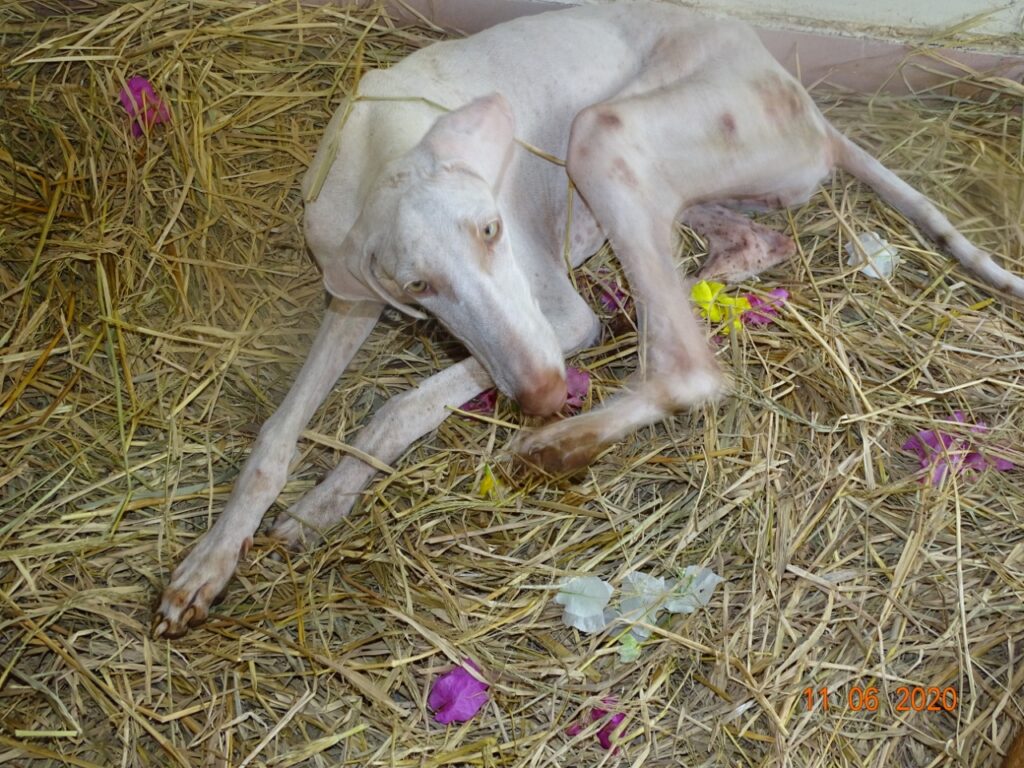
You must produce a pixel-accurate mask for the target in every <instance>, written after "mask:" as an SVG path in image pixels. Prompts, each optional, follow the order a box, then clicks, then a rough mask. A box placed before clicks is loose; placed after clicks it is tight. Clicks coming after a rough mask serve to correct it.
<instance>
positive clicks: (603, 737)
mask: <svg viewBox="0 0 1024 768" xmlns="http://www.w3.org/2000/svg"><path fill="white" fill-rule="evenodd" d="M598 712H600V713H601V717H604V716H605V715H607V714H608V713H607V712H605V711H604V710H603V709H595V710H594V714H595V715H596V714H597V713H598ZM597 719H600V718H597ZM625 719H626V713H625V712H617V713H616V714H614V715H612V716H611V719H610V720H608V722H607V723H605V724H604V726H602V728H601V730H600V731H598V732H597V740H598V741H599V742H601V746H602V747H604V748H605V749H612V748H613V747H614V746H615V744H613V743H612V736H614V735H615V729H616V728H618V727H619V723H621V722H622V721H623V720H625Z"/></svg>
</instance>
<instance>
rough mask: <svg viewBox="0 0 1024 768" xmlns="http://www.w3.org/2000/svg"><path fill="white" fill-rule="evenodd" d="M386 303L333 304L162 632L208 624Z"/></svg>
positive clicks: (181, 583)
mask: <svg viewBox="0 0 1024 768" xmlns="http://www.w3.org/2000/svg"><path fill="white" fill-rule="evenodd" d="M380 312H381V305H379V304H373V303H369V302H355V303H350V302H342V301H337V300H335V301H332V302H331V304H330V306H328V308H327V310H326V313H325V315H324V319H323V323H322V324H321V326H320V330H319V332H318V333H317V336H316V339H315V340H314V341H313V346H312V348H311V349H310V351H309V356H308V357H307V358H306V362H305V363H304V364H303V366H302V370H300V371H299V375H298V377H297V378H296V380H295V383H294V384H293V385H292V387H291V389H290V390H289V391H288V395H287V396H286V397H285V399H284V402H282V403H281V406H280V407H279V408H278V409H277V411H275V413H274V415H273V416H271V417H270V418H269V419H268V420H267V421H266V423H265V424H264V425H263V427H262V428H261V429H260V434H259V437H258V438H256V444H255V445H254V446H253V449H252V453H251V454H250V455H249V459H248V460H247V461H246V462H245V466H244V467H242V472H241V474H240V475H239V476H238V479H237V480H236V481H235V487H234V489H233V490H232V491H231V496H230V498H229V499H228V502H227V505H226V506H225V507H224V511H223V512H221V514H220V516H219V517H218V518H217V521H216V523H214V525H213V527H212V528H210V530H209V531H207V532H206V534H205V535H204V536H203V537H202V538H201V539H200V540H199V542H198V543H197V544H196V545H195V546H194V547H193V548H192V551H191V552H189V554H188V556H187V557H186V558H185V559H184V560H183V561H182V562H181V564H180V565H179V566H178V567H177V568H175V569H174V573H173V574H172V576H171V581H170V584H168V585H167V588H166V589H164V592H163V595H162V596H161V598H160V605H159V608H158V609H157V614H156V617H155V619H154V629H153V634H154V635H155V636H156V637H179V636H181V635H183V634H185V632H187V631H188V628H189V627H192V626H195V625H196V624H199V623H201V622H202V621H203V620H204V619H205V618H206V615H207V613H208V611H209V609H210V606H211V605H212V604H213V602H214V601H215V599H216V598H217V596H218V595H219V594H220V593H221V592H222V591H223V589H224V587H225V586H226V585H227V583H228V581H229V580H230V579H231V575H232V574H233V573H234V572H235V566H236V565H237V564H238V558H239V557H241V556H242V555H244V554H245V553H246V552H247V551H248V550H249V547H251V546H252V537H253V534H255V533H256V529H257V528H258V527H259V524H260V520H261V519H262V518H263V513H264V512H266V511H267V508H268V507H269V506H270V505H271V504H272V503H273V501H274V499H275V498H277V495H278V493H280V492H281V488H282V487H284V484H285V481H286V480H287V479H288V463H289V462H290V461H291V458H292V455H293V454H294V452H295V444H296V442H297V441H298V438H299V434H300V433H301V431H302V429H303V428H304V427H305V426H306V423H307V422H308V421H309V420H310V418H312V416H313V413H314V412H315V411H316V409H317V408H318V407H319V406H320V404H321V403H322V402H323V401H324V399H325V398H326V397H327V394H328V393H329V392H330V391H331V388H332V387H333V386H334V383H335V382H336V381H337V380H338V377H339V376H341V374H342V372H343V371H344V370H345V368H346V366H347V365H348V363H349V361H350V360H351V359H352V356H353V355H354V354H355V353H356V351H357V350H358V349H359V347H360V346H361V345H362V343H363V341H365V339H366V337H367V336H368V335H369V333H370V331H371V330H372V329H373V326H374V325H375V324H376V322H377V318H378V317H379V316H380Z"/></svg>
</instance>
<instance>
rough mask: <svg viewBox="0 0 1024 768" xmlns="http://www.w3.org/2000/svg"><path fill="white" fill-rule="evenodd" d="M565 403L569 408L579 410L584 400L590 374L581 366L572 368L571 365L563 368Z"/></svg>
mask: <svg viewBox="0 0 1024 768" xmlns="http://www.w3.org/2000/svg"><path fill="white" fill-rule="evenodd" d="M565 388H566V397H565V404H566V405H567V406H569V408H570V409H573V410H579V409H580V408H582V407H583V403H584V402H586V399H587V393H588V392H589V391H590V374H589V373H587V372H586V371H584V370H583V369H582V368H573V367H572V366H571V365H569V366H566V369H565Z"/></svg>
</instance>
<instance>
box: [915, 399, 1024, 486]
mask: <svg viewBox="0 0 1024 768" xmlns="http://www.w3.org/2000/svg"><path fill="white" fill-rule="evenodd" d="M946 421H948V422H950V423H954V424H967V417H966V416H965V415H964V413H963V411H954V412H953V415H952V417H951V418H949V419H946ZM967 426H969V427H970V431H971V432H973V433H975V434H981V433H983V432H986V431H988V427H987V426H985V425H984V424H967ZM901 447H902V448H903V450H905V451H907V452H913V453H915V454H916V455H917V459H918V463H919V464H920V466H921V469H927V470H928V472H927V473H926V474H924V475H922V477H921V482H928V483H930V484H931V485H933V486H935V487H938V486H940V485H942V482H943V481H944V480H945V479H946V476H947V475H949V474H953V475H959V474H960V473H962V472H963V471H964V470H970V471H971V472H972V473H979V472H982V471H984V470H985V469H989V468H991V469H995V470H996V471H998V472H1007V471H1009V470H1011V469H1013V468H1014V464H1013V463H1012V462H1010V461H1007V460H1006V459H1001V458H994V459H990V458H988V457H987V456H985V455H984V454H983V453H981V452H980V451H976V450H973V449H972V446H971V444H970V442H969V441H968V440H966V439H962V438H959V437H957V436H956V435H953V434H950V433H949V432H943V431H941V430H938V429H923V430H921V431H920V432H918V433H917V434H916V435H914V436H913V437H911V438H909V439H907V440H906V441H905V442H904V443H903V445H902V446H901Z"/></svg>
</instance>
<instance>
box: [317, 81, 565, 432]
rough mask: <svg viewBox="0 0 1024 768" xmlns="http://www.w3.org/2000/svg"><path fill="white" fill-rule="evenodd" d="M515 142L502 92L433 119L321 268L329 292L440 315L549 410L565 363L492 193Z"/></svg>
mask: <svg viewBox="0 0 1024 768" xmlns="http://www.w3.org/2000/svg"><path fill="white" fill-rule="evenodd" d="M513 147H514V122H513V117H512V111H511V108H510V107H509V104H508V102H507V101H506V100H505V98H504V97H503V96H501V95H499V94H493V95H491V96H485V97H482V98H479V99H476V100H475V101H473V102H470V103H469V104H467V105H466V106H464V107H462V108H461V109H458V110H455V111H453V112H450V113H447V114H445V115H443V116H442V117H440V118H438V120H437V121H436V123H435V124H434V126H433V127H432V128H431V129H430V131H428V132H427V134H426V135H425V136H424V137H423V139H422V140H421V141H420V142H419V144H418V145H417V146H416V147H415V148H414V149H412V150H411V151H410V152H408V153H406V154H405V155H403V156H402V157H400V158H397V159H396V160H393V161H392V162H390V163H389V164H388V165H387V166H385V167H384V169H383V170H382V172H381V173H380V174H379V175H378V177H377V179H376V180H375V181H374V183H373V185H372V187H371V188H370V190H369V192H368V194H367V195H366V198H365V202H364V203H363V208H362V210H361V212H360V214H359V217H358V219H357V221H356V223H355V225H354V226H353V227H352V229H351V231H350V232H349V234H348V237H346V239H345V243H344V245H343V247H342V248H341V251H340V257H339V258H335V259H332V260H331V262H330V263H328V264H323V265H322V266H323V269H324V283H325V285H326V287H327V290H328V292H329V293H331V294H332V295H333V296H336V297H338V298H341V299H348V300H369V301H384V302H387V303H388V304H391V305H392V306H394V307H396V308H398V309H400V310H401V311H403V312H405V313H407V314H409V315H413V316H414V317H423V313H422V312H421V309H422V310H426V311H428V312H429V313H431V314H432V315H434V316H435V317H437V318H438V319H439V320H440V321H441V322H442V323H443V324H444V325H445V326H446V327H447V328H448V330H450V331H451V332H452V333H453V334H454V335H455V336H456V337H458V338H459V339H460V340H461V341H462V342H463V343H464V344H465V345H466V347H468V348H469V351H470V352H471V353H472V354H473V355H474V356H475V357H476V358H477V359H478V360H479V361H480V362H481V363H482V364H483V366H484V367H485V368H486V369H487V371H488V372H489V373H490V374H491V377H492V378H493V379H494V381H495V383H496V384H497V385H498V387H499V388H500V389H501V390H502V391H503V392H505V393H506V394H507V395H509V396H511V397H514V398H516V400H518V401H519V403H520V405H521V406H522V407H523V409H524V411H526V412H528V413H532V414H538V415H543V414H548V413H553V412H555V411H557V410H559V409H560V408H561V407H562V405H563V403H564V401H565V365H564V361H563V358H562V353H561V348H560V345H559V343H558V339H557V338H556V336H555V333H554V331H553V329H552V328H551V325H550V324H549V323H548V321H547V319H546V318H545V317H544V314H543V313H542V312H541V310H540V307H539V305H538V304H537V301H536V299H535V298H534V296H533V293H532V291H531V289H530V282H529V281H528V280H527V278H526V275H525V274H524V273H523V270H522V268H521V267H520V265H519V263H518V262H517V261H516V259H515V258H514V256H513V248H514V247H515V243H513V242H511V239H512V238H511V236H510V232H509V228H508V227H507V226H506V221H505V219H504V218H503V216H502V211H501V208H500V206H499V205H498V201H497V197H498V190H499V188H500V186H501V182H502V177H503V176H504V174H505V169H506V167H507V166H508V164H509V161H510V159H511V156H512V151H513ZM416 307H419V308H421V309H417V308H416Z"/></svg>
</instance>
